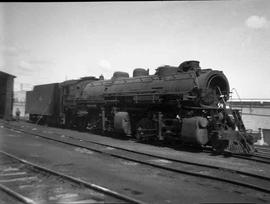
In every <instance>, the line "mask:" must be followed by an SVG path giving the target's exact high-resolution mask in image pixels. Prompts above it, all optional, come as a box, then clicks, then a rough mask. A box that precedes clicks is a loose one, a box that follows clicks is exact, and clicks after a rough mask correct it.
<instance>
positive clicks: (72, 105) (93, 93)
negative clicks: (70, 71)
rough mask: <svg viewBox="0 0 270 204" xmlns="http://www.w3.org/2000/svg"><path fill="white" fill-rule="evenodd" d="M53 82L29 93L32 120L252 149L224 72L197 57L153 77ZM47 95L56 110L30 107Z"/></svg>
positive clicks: (140, 72) (139, 73)
mask: <svg viewBox="0 0 270 204" xmlns="http://www.w3.org/2000/svg"><path fill="white" fill-rule="evenodd" d="M43 86H45V87H46V85H43ZM47 86H49V85H47ZM54 86H55V88H54V89H51V90H50V92H49V93H46V92H43V93H42V92H38V91H37V87H35V88H34V90H33V91H32V92H29V93H27V98H26V104H28V105H27V106H26V112H28V113H29V114H30V120H33V121H34V122H40V121H42V119H41V118H43V119H44V118H45V119H46V120H47V122H48V121H54V125H58V126H64V127H68V128H77V129H80V130H84V129H92V130H93V129H94V130H100V131H102V132H103V133H106V132H117V133H121V134H124V135H126V136H127V137H131V136H133V137H135V138H136V139H137V140H152V139H154V140H172V139H173V140H180V141H182V142H184V143H189V144H193V145H200V146H205V145H210V146H212V147H213V149H214V150H215V151H217V152H231V153H243V154H251V153H252V152H253V151H254V147H253V143H254V138H252V137H251V136H250V135H248V134H247V132H246V130H245V127H244V124H243V122H242V119H241V116H240V113H239V111H238V110H232V109H230V108H228V106H227V104H226V101H227V100H228V99H229V94H230V91H229V90H230V89H229V83H228V80H227V78H226V76H225V75H224V74H223V72H222V71H217V70H212V69H201V67H200V66H199V62H198V61H185V62H183V63H181V64H180V65H179V66H178V67H173V66H168V65H166V66H161V67H158V68H157V69H156V73H155V74H154V75H149V70H145V69H141V68H138V69H135V70H134V72H133V77H129V75H128V73H125V72H115V73H114V75H113V77H112V78H111V79H110V80H104V79H103V77H100V79H97V78H95V77H84V78H81V79H79V80H70V81H65V82H62V83H57V84H54ZM52 92H53V93H52ZM48 94H49V95H50V96H52V99H54V100H50V101H55V102H54V104H53V106H54V107H57V108H55V109H53V110H54V111H51V112H48V111H47V112H46V111H44V110H39V111H36V110H35V111H34V109H35V106H33V105H32V106H29V104H36V106H39V105H38V104H40V102H38V101H37V99H40V97H41V98H42V97H45V96H42V95H48ZM34 95H36V96H35V97H33V96H34ZM38 95H40V96H38ZM45 98H46V97H45ZM56 99H57V100H56ZM51 105H52V104H51V103H50V104H48V107H47V109H48V108H49V107H50V106H51ZM39 107H41V106H39ZM51 110H52V109H51ZM45 112H46V114H44V113H45ZM52 118H53V120H52ZM43 121H44V120H43ZM44 122H46V121H44Z"/></svg>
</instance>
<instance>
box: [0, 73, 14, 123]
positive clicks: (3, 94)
mask: <svg viewBox="0 0 270 204" xmlns="http://www.w3.org/2000/svg"><path fill="white" fill-rule="evenodd" d="M14 78H15V76H13V75H10V74H7V73H5V72H1V71H0V117H2V118H4V119H6V120H10V119H11V118H12V108H13V86H14Z"/></svg>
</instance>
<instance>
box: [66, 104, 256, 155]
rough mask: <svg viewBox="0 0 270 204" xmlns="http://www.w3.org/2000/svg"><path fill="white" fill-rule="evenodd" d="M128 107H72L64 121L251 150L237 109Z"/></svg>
mask: <svg viewBox="0 0 270 204" xmlns="http://www.w3.org/2000/svg"><path fill="white" fill-rule="evenodd" d="M128 107H129V106H127V107H125V106H122V107H121V108H119V106H116V105H115V104H112V105H107V106H102V105H101V106H99V107H96V108H90V109H85V110H76V111H75V110H73V114H75V115H76V117H74V115H69V117H68V118H70V120H69V123H68V122H67V125H68V126H69V128H70V127H71V126H72V127H73V128H77V129H80V130H84V129H88V130H98V131H102V132H103V133H110V134H111V133H114V132H116V133H118V134H119V133H120V134H123V135H125V136H128V137H134V138H136V140H139V141H151V140H159V141H164V140H168V141H179V142H182V143H185V144H190V145H194V146H198V145H199V146H211V147H212V148H213V150H214V151H215V152H217V153H223V152H229V153H237V154H250V153H252V152H253V151H254V148H253V145H252V144H253V141H251V139H252V138H251V137H249V136H248V135H247V133H246V131H245V129H244V126H243V123H242V121H241V117H240V115H239V112H238V111H237V110H225V109H224V108H211V107H207V108H205V107H204V108H203V107H197V108H195V107H185V106H179V108H178V109H177V110H175V108H174V107H175V106H172V105H168V104H167V105H165V104H157V105H156V106H147V105H145V104H143V105H142V104H138V105H137V106H133V108H132V109H131V108H128ZM69 114H71V113H69ZM67 115H68V114H67ZM71 118H72V120H71ZM239 119H240V120H239ZM67 121H68V120H67Z"/></svg>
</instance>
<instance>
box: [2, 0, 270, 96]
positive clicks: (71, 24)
mask: <svg viewBox="0 0 270 204" xmlns="http://www.w3.org/2000/svg"><path fill="white" fill-rule="evenodd" d="M185 60H199V61H200V62H201V67H202V68H213V69H217V70H222V71H223V72H224V73H225V74H226V76H227V77H228V79H229V82H230V86H231V89H232V88H235V89H236V90H237V91H238V93H239V95H240V97H242V98H270V83H269V81H270V67H269V65H270V1H268V0H262V1H260V0H256V1H255V0H252V1H248V0H243V1H202V2H200V1H195V2H181V1H173V2H164V1H160V2H101V3H98V2H97V3H94V2H81V3H72V2H66V3H0V70H2V71H6V72H9V73H11V74H14V75H16V76H17V78H16V81H15V82H16V83H15V89H16V90H17V89H18V88H19V84H20V83H27V84H33V85H35V84H44V83H52V82H62V81H64V80H65V79H74V78H79V77H83V76H90V75H93V76H97V77H98V76H99V75H100V74H103V75H104V76H105V78H110V77H111V76H112V73H113V72H114V71H127V72H129V74H130V75H131V74H132V70H133V69H134V68H137V67H142V68H149V69H150V73H151V74H153V73H154V70H155V69H156V68H157V67H158V66H160V65H164V64H168V65H179V64H180V63H181V62H183V61H185ZM233 96H236V95H235V94H234V95H233Z"/></svg>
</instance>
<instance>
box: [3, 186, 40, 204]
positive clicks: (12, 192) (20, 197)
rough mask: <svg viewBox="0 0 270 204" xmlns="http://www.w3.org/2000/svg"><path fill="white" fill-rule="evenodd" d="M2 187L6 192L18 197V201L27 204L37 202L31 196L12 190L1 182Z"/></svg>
mask: <svg viewBox="0 0 270 204" xmlns="http://www.w3.org/2000/svg"><path fill="white" fill-rule="evenodd" d="M0 189H1V190H2V191H4V192H6V193H8V194H9V195H11V196H12V197H14V198H16V199H17V200H18V201H21V202H23V203H25V204H36V202H34V201H33V200H31V199H30V198H27V197H25V196H23V195H21V194H19V193H17V192H15V191H13V190H11V189H10V188H8V187H6V186H4V185H2V184H0Z"/></svg>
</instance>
